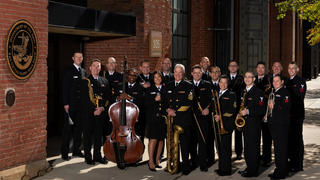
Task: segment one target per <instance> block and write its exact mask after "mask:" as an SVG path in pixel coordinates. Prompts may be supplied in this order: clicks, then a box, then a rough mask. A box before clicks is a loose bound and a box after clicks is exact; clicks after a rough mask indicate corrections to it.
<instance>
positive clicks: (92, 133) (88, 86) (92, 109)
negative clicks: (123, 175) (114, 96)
mask: <svg viewBox="0 0 320 180" xmlns="http://www.w3.org/2000/svg"><path fill="white" fill-rule="evenodd" d="M89 69H90V72H91V74H90V76H89V77H88V78H85V79H83V81H82V83H81V109H82V111H81V114H82V116H81V117H82V124H83V142H84V143H83V144H84V154H85V162H86V163H87V164H89V165H94V164H95V162H99V163H101V164H106V163H107V160H106V158H102V156H101V146H102V144H103V143H104V142H103V143H102V131H103V128H104V127H103V126H102V125H103V123H104V122H105V121H107V119H106V116H107V110H108V107H109V105H110V104H109V103H110V100H111V90H110V87H109V83H108V80H107V79H105V78H103V77H101V76H99V72H100V70H101V61H100V60H99V59H94V60H92V62H91V65H90V67H89ZM92 145H93V147H94V148H93V158H92V154H91V146H92Z"/></svg>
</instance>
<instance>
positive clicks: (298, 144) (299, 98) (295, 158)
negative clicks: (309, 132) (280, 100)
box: [287, 62, 307, 172]
mask: <svg viewBox="0 0 320 180" xmlns="http://www.w3.org/2000/svg"><path fill="white" fill-rule="evenodd" d="M298 72H299V67H298V65H297V64H296V62H291V63H290V64H289V67H288V73H289V76H290V79H289V80H288V83H287V89H288V90H289V92H290V95H291V96H290V97H291V102H292V106H291V110H290V116H289V117H290V128H289V154H288V156H289V168H290V169H289V170H290V171H291V172H298V171H303V154H304V144H303V137H302V128H303V127H302V125H303V120H304V114H305V110H304V97H305V95H306V91H307V85H306V81H305V80H304V79H302V78H301V77H300V76H298V75H297V73H298Z"/></svg>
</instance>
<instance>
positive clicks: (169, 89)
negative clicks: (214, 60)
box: [166, 64, 193, 175]
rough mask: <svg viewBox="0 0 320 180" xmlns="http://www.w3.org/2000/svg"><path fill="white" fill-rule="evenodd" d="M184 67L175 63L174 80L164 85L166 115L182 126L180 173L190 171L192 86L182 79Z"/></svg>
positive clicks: (185, 173)
mask: <svg viewBox="0 0 320 180" xmlns="http://www.w3.org/2000/svg"><path fill="white" fill-rule="evenodd" d="M184 74H185V67H184V65H182V64H176V66H175V68H174V79H175V80H174V81H171V82H169V83H168V85H167V86H166V98H167V106H166V107H167V108H166V111H167V113H168V116H171V117H173V119H174V125H179V126H181V127H182V128H183V131H184V133H183V134H181V135H180V137H179V140H180V147H181V154H182V174H184V175H187V174H189V173H190V164H189V154H190V138H191V126H192V107H191V106H192V101H193V86H192V84H191V83H190V82H188V81H185V80H184Z"/></svg>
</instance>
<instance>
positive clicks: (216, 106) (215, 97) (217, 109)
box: [213, 91, 228, 134]
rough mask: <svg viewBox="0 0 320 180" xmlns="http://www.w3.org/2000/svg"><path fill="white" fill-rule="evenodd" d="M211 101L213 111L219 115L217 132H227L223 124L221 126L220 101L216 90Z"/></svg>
mask: <svg viewBox="0 0 320 180" xmlns="http://www.w3.org/2000/svg"><path fill="white" fill-rule="evenodd" d="M213 101H214V109H215V113H216V115H219V120H220V128H218V131H219V134H227V133H228V131H227V130H225V129H224V126H223V121H222V116H221V109H220V102H219V95H218V92H217V91H216V92H215V93H214V94H213Z"/></svg>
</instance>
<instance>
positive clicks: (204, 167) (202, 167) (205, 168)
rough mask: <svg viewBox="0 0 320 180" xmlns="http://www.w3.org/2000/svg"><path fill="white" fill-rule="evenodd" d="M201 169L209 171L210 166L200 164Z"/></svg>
mask: <svg viewBox="0 0 320 180" xmlns="http://www.w3.org/2000/svg"><path fill="white" fill-rule="evenodd" d="M200 171H202V172H207V171H208V167H207V166H206V165H202V166H201V165H200Z"/></svg>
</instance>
